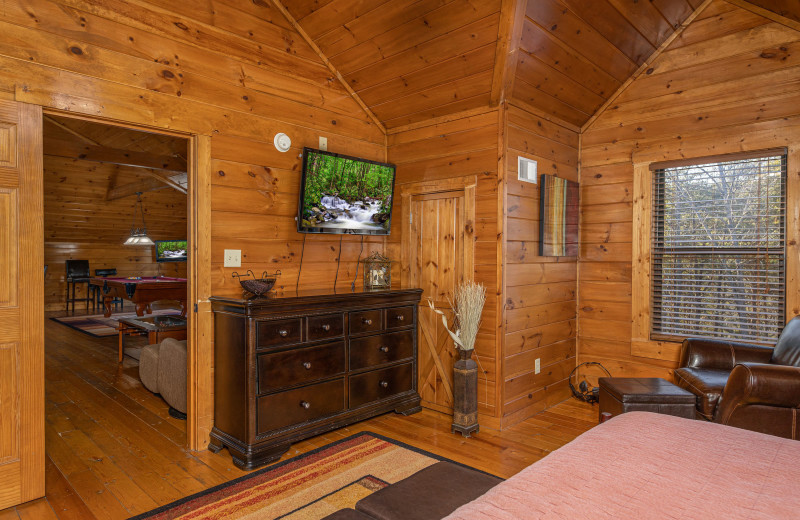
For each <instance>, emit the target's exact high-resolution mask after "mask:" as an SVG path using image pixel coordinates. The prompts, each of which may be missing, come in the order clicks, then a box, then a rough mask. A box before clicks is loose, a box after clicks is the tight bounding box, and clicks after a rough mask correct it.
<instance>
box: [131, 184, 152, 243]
mask: <svg viewBox="0 0 800 520" xmlns="http://www.w3.org/2000/svg"><path fill="white" fill-rule="evenodd" d="M137 207H138V208H139V211H140V212H141V213H142V227H141V228H137V227H136V208H137ZM124 245H126V246H152V245H155V244H154V243H153V241H152V240H151V239H150V237H148V236H147V226H145V224H144V206H143V205H142V192H141V191H140V192H137V193H136V205H135V206H134V207H133V225H132V226H131V236H129V237H128V240H126V241H125V243H124Z"/></svg>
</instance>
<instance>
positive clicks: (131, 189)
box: [106, 177, 168, 200]
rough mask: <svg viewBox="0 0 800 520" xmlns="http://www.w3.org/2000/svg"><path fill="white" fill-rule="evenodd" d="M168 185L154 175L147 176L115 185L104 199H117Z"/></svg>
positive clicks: (160, 188)
mask: <svg viewBox="0 0 800 520" xmlns="http://www.w3.org/2000/svg"><path fill="white" fill-rule="evenodd" d="M167 187H168V186H167V185H166V184H165V183H163V182H162V181H161V180H160V179H157V178H155V177H148V178H146V179H142V180H140V181H136V182H131V183H129V184H123V185H121V186H115V187H114V188H111V189H110V190H108V193H107V194H106V200H117V199H122V198H125V197H130V196H132V195H136V194H137V193H147V192H148V191H155V190H162V189H164V188H167Z"/></svg>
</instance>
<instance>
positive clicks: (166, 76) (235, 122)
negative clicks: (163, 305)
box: [0, 0, 386, 448]
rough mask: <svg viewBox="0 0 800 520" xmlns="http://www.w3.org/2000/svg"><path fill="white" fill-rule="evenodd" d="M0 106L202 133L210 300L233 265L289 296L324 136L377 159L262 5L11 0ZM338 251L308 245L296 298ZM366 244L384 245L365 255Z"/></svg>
mask: <svg viewBox="0 0 800 520" xmlns="http://www.w3.org/2000/svg"><path fill="white" fill-rule="evenodd" d="M0 97H2V98H5V99H11V100H16V101H20V102H26V103H32V104H37V105H41V106H43V107H45V108H51V109H58V110H63V111H70V112H74V113H78V114H85V115H89V116H97V117H101V118H104V119H110V120H117V121H122V122H127V123H133V124H138V125H143V126H145V127H148V128H152V129H164V130H171V131H176V132H182V133H188V134H198V135H203V136H210V142H211V144H210V147H211V156H212V164H211V166H212V169H213V173H211V178H210V179H209V178H208V175H209V172H208V171H204V172H202V176H201V178H200V179H199V181H200V182H202V183H209V184H211V199H212V201H211V205H212V209H211V217H210V219H211V226H210V227H211V229H209V230H206V232H207V233H209V234H210V242H211V257H212V258H211V261H212V266H211V268H212V272H211V293H212V294H216V295H231V296H236V295H241V288H240V287H239V285H238V284H237V282H236V280H234V279H232V278H231V274H232V273H233V271H240V270H245V269H252V270H253V271H255V272H258V273H260V272H261V271H262V270H266V269H269V270H271V271H272V270H275V269H280V270H281V271H282V273H283V275H282V277H281V279H280V282H279V289H282V288H283V287H290V288H293V287H294V286H295V283H296V282H297V278H298V276H297V275H298V272H299V269H298V261H299V257H300V251H301V245H302V239H303V237H302V236H301V235H299V234H298V233H296V231H295V222H294V213H295V212H296V207H297V201H298V180H299V177H300V169H301V161H300V159H299V154H300V151H301V150H302V147H303V146H312V147H317V146H318V142H319V140H318V138H319V136H325V137H327V138H328V147H329V149H330V150H332V151H336V152H340V153H346V154H349V155H355V156H360V157H366V158H369V159H376V160H383V159H385V153H386V146H385V136H384V134H383V132H382V131H381V130H380V129H379V128H378V127H377V126H376V125H375V124H374V123H373V122H372V121H371V120H370V119H369V118H368V117H367V116H366V115H365V114H364V113H363V111H362V110H361V109H360V107H359V106H358V104H357V103H356V102H355V101H354V100H353V99H352V98H351V97H350V96H349V95H348V93H347V91H346V90H345V89H344V87H343V86H341V85H340V84H339V83H337V82H336V81H335V79H334V77H333V74H332V73H331V71H330V70H329V69H328V68H327V67H326V66H325V65H324V64H323V62H322V61H321V59H320V58H319V57H318V56H317V55H316V54H315V53H314V51H313V50H312V49H311V48H310V47H309V46H308V45H307V44H306V43H305V41H304V40H303V39H302V38H301V37H300V36H299V34H298V33H297V32H296V31H295V30H294V29H293V28H292V26H291V25H290V24H289V23H288V22H287V20H286V19H285V18H284V17H283V16H282V14H281V13H280V12H278V11H276V10H275V9H274V7H272V4H271V3H270V2H244V1H239V0H210V1H207V2H175V1H162V0H154V1H153V2H147V1H144V0H125V1H123V0H54V1H51V0H9V1H7V2H5V3H4V4H3V9H2V12H1V13H0ZM278 132H285V133H286V134H288V135H289V136H290V137H291V139H292V148H291V149H290V150H289V152H287V153H280V152H278V151H277V150H276V149H275V147H274V146H273V144H272V140H273V137H274V136H275V134H276V133H278ZM201 232H202V230H201ZM356 241H358V238H356V237H345V239H344V249H345V252H344V254H343V255H342V266H341V268H342V271H341V273H340V275H339V284H340V285H341V286H347V285H349V283H350V280H351V279H352V276H353V274H354V270H355V260H356V257H357V251H355V250H354V248H353V246H352V244H353V243H355V242H356ZM337 246H338V242H337V241H336V239H335V238H333V237H331V238H320V237H310V238H309V239H308V241H307V248H306V253H307V254H306V260H307V262H306V264H305V265H304V266H303V277H302V280H301V283H300V287H301V289H302V288H308V287H332V286H333V281H334V278H335V269H336V267H335V264H334V263H332V262H331V261H330V260H331V259H332V258H334V254H335V253H334V250H335V249H336V247H337ZM225 248H236V249H241V250H242V261H243V263H242V267H241V268H236V269H229V268H224V267H223V249H225ZM372 248H376V249H379V250H381V249H382V240H379V241H377V242H376V241H371V242H370V248H369V249H368V248H365V250H366V251H365V252H369V250H370V249H372ZM202 334H206V332H202ZM204 337H205V338H208V337H209V336H208V335H205V336H204ZM212 352H213V346H212V344H211V342H210V341H207V340H204V341H202V342H201V344H200V345H198V352H197V357H196V359H197V360H198V363H197V365H196V367H195V368H197V369H198V375H197V378H196V380H195V383H196V390H197V403H198V405H197V411H196V415H195V416H194V420H195V423H192V424H190V425H189V428H190V429H191V431H190V432H189V439H190V443H191V444H192V446H194V447H199V448H204V447H205V446H206V445H207V443H208V433H209V431H210V429H211V425H212V421H213V387H212V385H211V381H213V374H212V371H213V366H212V363H213V355H212ZM190 368H191V367H190ZM190 419H192V416H190ZM193 424H195V425H196V426H193ZM195 433H196V435H197V437H196V439H195V437H194V435H195Z"/></svg>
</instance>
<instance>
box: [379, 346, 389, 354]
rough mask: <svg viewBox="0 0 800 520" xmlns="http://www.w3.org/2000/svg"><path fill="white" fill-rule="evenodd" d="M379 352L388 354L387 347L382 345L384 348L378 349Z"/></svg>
mask: <svg viewBox="0 0 800 520" xmlns="http://www.w3.org/2000/svg"><path fill="white" fill-rule="evenodd" d="M380 350H381V352H383V353H386V352H389V347H387V346H386V345H384V346H382V347H381V349H380Z"/></svg>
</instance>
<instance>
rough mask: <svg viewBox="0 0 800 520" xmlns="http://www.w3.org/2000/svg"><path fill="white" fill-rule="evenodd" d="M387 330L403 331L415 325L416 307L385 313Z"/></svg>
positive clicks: (387, 310)
mask: <svg viewBox="0 0 800 520" xmlns="http://www.w3.org/2000/svg"><path fill="white" fill-rule="evenodd" d="M383 322H384V323H385V324H386V330H393V329H402V328H405V327H410V326H411V325H413V324H414V307H394V308H392V309H386V310H385V311H384V321H383Z"/></svg>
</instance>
